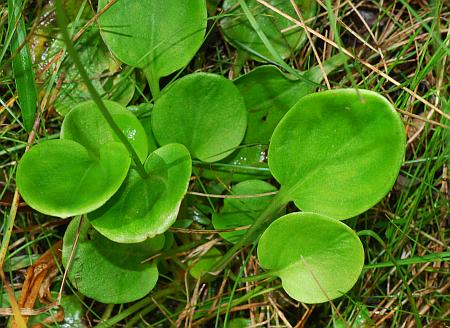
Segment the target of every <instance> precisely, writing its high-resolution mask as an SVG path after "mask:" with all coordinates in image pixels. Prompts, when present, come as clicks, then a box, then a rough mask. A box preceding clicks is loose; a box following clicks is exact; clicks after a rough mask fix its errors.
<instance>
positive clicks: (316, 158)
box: [269, 89, 405, 219]
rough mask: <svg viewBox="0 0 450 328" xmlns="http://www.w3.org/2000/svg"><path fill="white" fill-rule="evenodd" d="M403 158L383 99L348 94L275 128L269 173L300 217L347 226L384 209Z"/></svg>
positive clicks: (327, 95) (303, 104)
mask: <svg viewBox="0 0 450 328" xmlns="http://www.w3.org/2000/svg"><path fill="white" fill-rule="evenodd" d="M404 152H405V132H404V127H403V124H402V121H401V120H400V117H399V116H398V114H397V113H396V112H395V110H394V108H393V107H392V105H391V104H390V103H389V102H388V101H387V100H386V99H385V98H384V97H382V96H381V95H379V94H377V93H375V92H372V91H367V90H358V91H357V90H355V89H343V90H331V91H325V92H320V93H315V94H311V95H308V96H305V97H303V98H302V99H300V101H299V102H298V103H297V104H296V105H295V106H294V107H293V108H292V109H291V110H290V111H289V112H288V113H287V114H286V115H285V116H284V118H283V119H282V120H281V122H280V124H278V126H277V127H276V129H275V131H274V133H273V136H272V140H271V143H270V147H269V167H270V171H271V173H272V175H273V176H274V177H275V178H276V179H277V180H278V182H279V183H280V184H281V191H280V193H283V194H284V195H285V196H286V197H287V198H289V199H290V200H293V201H294V202H295V204H296V205H297V206H298V207H299V208H300V209H302V210H303V211H312V212H316V213H320V214H325V215H329V216H332V217H334V218H337V219H346V218H350V217H352V216H355V215H358V214H360V213H362V212H364V211H366V210H367V209H369V208H371V207H372V206H373V205H375V204H376V203H377V202H378V201H380V200H381V199H382V198H383V197H384V196H385V195H386V194H387V193H388V192H389V190H390V189H391V187H392V185H393V184H394V182H395V180H396V178H397V175H398V172H399V170H400V166H401V163H402V160H403V155H404Z"/></svg>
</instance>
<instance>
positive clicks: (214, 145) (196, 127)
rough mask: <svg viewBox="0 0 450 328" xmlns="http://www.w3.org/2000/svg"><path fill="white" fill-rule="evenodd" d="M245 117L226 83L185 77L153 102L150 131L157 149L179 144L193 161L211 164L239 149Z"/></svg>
mask: <svg viewBox="0 0 450 328" xmlns="http://www.w3.org/2000/svg"><path fill="white" fill-rule="evenodd" d="M246 127H247V113H246V109H245V105H244V100H243V99H242V96H241V95H240V93H239V90H238V89H237V88H236V86H235V85H234V84H233V82H231V81H230V80H227V79H225V78H224V77H222V76H219V75H215V74H209V73H196V74H190V75H187V76H185V77H183V78H181V79H179V80H177V81H176V82H175V83H174V84H173V85H171V86H170V87H169V88H168V89H167V90H166V91H165V92H164V93H163V94H162V95H161V96H160V97H159V98H158V99H157V100H156V102H155V106H154V108H153V112H152V130H153V133H154V135H155V138H156V140H157V141H158V143H159V144H160V145H166V144H168V143H173V142H176V143H180V144H183V145H185V146H186V148H187V149H189V151H190V152H191V156H192V157H193V158H198V159H200V160H202V161H204V162H215V161H218V160H220V159H222V158H225V157H226V156H228V155H229V154H231V153H232V152H233V150H234V149H235V148H236V147H238V146H239V144H240V143H241V141H242V139H243V138H244V134H245V129H246Z"/></svg>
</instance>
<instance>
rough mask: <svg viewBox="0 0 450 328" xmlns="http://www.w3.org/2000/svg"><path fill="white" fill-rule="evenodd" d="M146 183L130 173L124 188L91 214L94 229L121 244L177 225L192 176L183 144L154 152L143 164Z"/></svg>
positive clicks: (131, 171) (137, 240) (133, 173)
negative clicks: (179, 210) (174, 224)
mask: <svg viewBox="0 0 450 328" xmlns="http://www.w3.org/2000/svg"><path fill="white" fill-rule="evenodd" d="M144 167H145V170H146V171H147V173H148V177H147V178H146V179H142V177H141V176H139V174H138V173H137V172H136V171H135V170H134V169H131V170H130V172H129V174H128V176H127V178H126V179H125V181H124V183H123V185H122V187H121V188H120V189H119V191H118V192H117V193H116V194H115V195H114V197H113V198H111V200H110V201H109V202H108V203H106V204H105V206H103V207H102V208H100V209H98V210H97V211H95V212H92V213H89V215H88V219H89V220H90V221H91V223H92V225H93V226H94V228H95V229H97V230H98V231H99V232H100V233H101V234H103V235H104V236H106V237H107V238H109V239H111V240H114V241H116V242H120V243H137V242H141V241H143V240H145V239H147V238H149V237H153V236H155V235H157V234H161V233H163V232H164V231H166V230H167V229H169V227H170V226H171V225H172V224H173V223H174V222H175V219H176V217H177V214H178V209H179V207H180V203H181V200H182V199H183V197H184V195H185V193H186V190H187V188H188V184H189V178H190V176H191V158H190V156H189V152H188V150H187V149H186V148H185V147H184V146H183V145H180V144H170V145H166V146H164V147H161V148H159V149H157V150H155V151H154V152H153V153H152V154H150V156H149V157H148V158H147V160H146V161H145V163H144Z"/></svg>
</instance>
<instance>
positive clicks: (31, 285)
mask: <svg viewBox="0 0 450 328" xmlns="http://www.w3.org/2000/svg"><path fill="white" fill-rule="evenodd" d="M61 247H62V241H58V242H57V243H56V244H55V245H53V246H52V247H51V248H50V249H49V250H47V251H46V252H45V253H44V254H43V255H42V256H41V257H40V258H39V260H37V262H36V263H35V264H33V265H32V266H31V267H29V268H28V270H27V273H26V278H25V282H24V283H23V286H22V291H21V293H20V298H19V301H18V305H19V307H21V308H26V309H32V308H33V307H34V305H35V303H36V300H37V298H38V297H39V299H40V301H41V302H44V301H45V300H51V295H50V285H51V282H52V280H53V278H54V277H55V276H56V275H57V273H58V267H59V266H60V262H61ZM24 321H25V322H27V321H28V316H25V317H24ZM17 327H18V324H17V321H16V320H14V321H13V322H12V324H11V328H17Z"/></svg>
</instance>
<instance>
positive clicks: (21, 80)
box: [8, 0, 37, 132]
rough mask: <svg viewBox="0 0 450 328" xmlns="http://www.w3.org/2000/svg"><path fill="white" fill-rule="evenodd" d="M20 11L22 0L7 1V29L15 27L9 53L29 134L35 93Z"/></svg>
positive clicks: (33, 114)
mask: <svg viewBox="0 0 450 328" xmlns="http://www.w3.org/2000/svg"><path fill="white" fill-rule="evenodd" d="M21 9H22V0H8V24H9V26H10V28H9V29H11V31H12V30H13V29H12V26H15V31H14V34H13V36H12V40H11V53H12V54H14V55H15V56H14V57H13V58H12V69H13V73H14V79H15V82H16V89H17V94H18V97H19V103H20V110H21V113H22V119H23V125H24V127H25V130H26V131H27V132H30V131H31V130H32V129H33V124H34V119H35V115H36V107H37V91H36V82H35V80H34V71H33V63H32V61H31V55H30V49H29V47H28V42H26V41H27V40H26V39H27V30H26V28H25V22H24V19H23V16H22V13H21V12H20V11H21ZM9 29H8V30H9ZM23 43H25V44H23Z"/></svg>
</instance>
